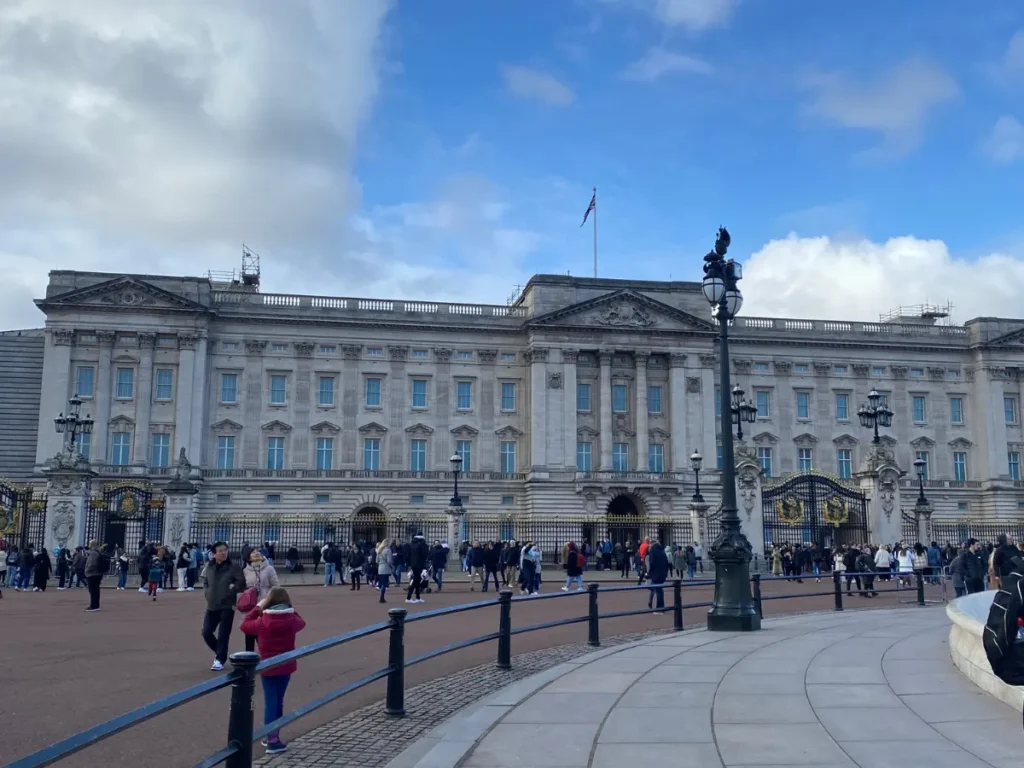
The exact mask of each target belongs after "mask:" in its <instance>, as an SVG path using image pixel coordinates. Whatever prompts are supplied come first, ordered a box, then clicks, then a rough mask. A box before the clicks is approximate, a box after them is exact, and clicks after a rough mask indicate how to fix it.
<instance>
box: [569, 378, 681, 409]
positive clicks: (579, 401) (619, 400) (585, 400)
mask: <svg viewBox="0 0 1024 768" xmlns="http://www.w3.org/2000/svg"><path fill="white" fill-rule="evenodd" d="M592 389H593V387H592V385H590V384H577V385H576V410H577V411H580V412H582V413H588V412H589V411H592V410H593V408H594V405H593V397H592V393H591V390H592ZM661 409H662V405H661V387H660V386H658V385H657V384H652V385H650V386H648V387H647V412H648V413H661V412H662V410H661ZM612 411H613V412H615V413H628V412H629V385H628V384H612Z"/></svg>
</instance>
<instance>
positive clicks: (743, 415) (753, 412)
mask: <svg viewBox="0 0 1024 768" xmlns="http://www.w3.org/2000/svg"><path fill="white" fill-rule="evenodd" d="M731 410H732V423H733V426H735V427H736V437H737V438H738V439H740V440H742V439H743V425H744V424H753V423H754V420H755V419H757V406H755V405H752V404H751V403H749V402H747V400H746V398H745V397H743V390H742V389H740V385H739V384H737V385H736V386H735V387H733V388H732V406H731Z"/></svg>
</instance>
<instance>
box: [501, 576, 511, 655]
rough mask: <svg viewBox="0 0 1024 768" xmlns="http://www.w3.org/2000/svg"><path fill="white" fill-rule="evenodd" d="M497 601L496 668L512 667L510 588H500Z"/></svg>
mask: <svg viewBox="0 0 1024 768" xmlns="http://www.w3.org/2000/svg"><path fill="white" fill-rule="evenodd" d="M498 603H499V606H498V610H499V613H498V669H512V590H511V589H503V590H501V592H500V593H499V594H498Z"/></svg>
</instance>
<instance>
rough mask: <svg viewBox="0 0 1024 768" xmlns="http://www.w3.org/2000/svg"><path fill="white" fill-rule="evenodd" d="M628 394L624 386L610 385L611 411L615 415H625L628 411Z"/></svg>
mask: <svg viewBox="0 0 1024 768" xmlns="http://www.w3.org/2000/svg"><path fill="white" fill-rule="evenodd" d="M628 393H629V390H628V389H627V387H626V385H625V384H612V410H613V411H615V413H625V412H626V411H628V410H629V407H628V402H629V401H628V397H627V395H628Z"/></svg>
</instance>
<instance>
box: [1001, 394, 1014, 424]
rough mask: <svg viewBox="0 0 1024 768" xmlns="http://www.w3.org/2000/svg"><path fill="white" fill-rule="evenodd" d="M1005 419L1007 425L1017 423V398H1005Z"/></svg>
mask: <svg viewBox="0 0 1024 768" xmlns="http://www.w3.org/2000/svg"><path fill="white" fill-rule="evenodd" d="M1003 418H1004V419H1005V420H1006V423H1007V424H1016V423H1017V398H1016V397H1004V398H1003Z"/></svg>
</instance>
